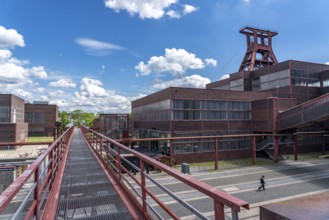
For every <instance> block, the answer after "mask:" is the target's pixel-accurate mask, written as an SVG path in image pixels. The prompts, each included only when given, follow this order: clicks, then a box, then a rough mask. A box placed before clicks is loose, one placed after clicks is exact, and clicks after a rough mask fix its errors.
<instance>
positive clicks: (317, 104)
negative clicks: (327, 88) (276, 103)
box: [279, 93, 329, 131]
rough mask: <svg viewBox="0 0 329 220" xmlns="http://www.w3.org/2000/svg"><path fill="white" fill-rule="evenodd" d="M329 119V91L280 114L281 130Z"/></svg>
mask: <svg viewBox="0 0 329 220" xmlns="http://www.w3.org/2000/svg"><path fill="white" fill-rule="evenodd" d="M328 119H329V93H327V94H325V95H322V96H320V97H318V98H315V99H313V100H310V101H308V102H305V103H303V104H301V105H298V106H296V107H293V108H291V109H289V110H286V111H284V112H281V113H280V114H279V127H280V130H281V131H284V130H287V129H295V128H300V127H305V126H308V125H310V124H314V123H319V122H322V121H325V120H328Z"/></svg>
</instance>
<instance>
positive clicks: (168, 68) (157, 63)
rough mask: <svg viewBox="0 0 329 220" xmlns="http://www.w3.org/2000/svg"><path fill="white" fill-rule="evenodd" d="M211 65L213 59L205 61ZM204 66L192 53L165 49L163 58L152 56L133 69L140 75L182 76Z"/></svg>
mask: <svg viewBox="0 0 329 220" xmlns="http://www.w3.org/2000/svg"><path fill="white" fill-rule="evenodd" d="M206 60H208V62H210V63H211V65H213V63H214V61H215V60H214V59H206ZM204 67H205V64H204V63H203V62H202V60H201V59H200V58H198V57H196V56H195V54H193V53H189V52H187V51H186V50H184V49H176V48H172V49H165V55H164V56H159V57H156V56H153V57H151V58H150V60H149V61H147V63H146V64H145V63H144V62H143V61H141V62H139V64H138V66H135V69H136V70H138V71H139V72H140V73H141V75H149V74H150V73H153V72H154V73H163V72H169V73H172V74H173V75H176V76H182V75H184V74H185V72H186V70H188V69H202V68H204Z"/></svg>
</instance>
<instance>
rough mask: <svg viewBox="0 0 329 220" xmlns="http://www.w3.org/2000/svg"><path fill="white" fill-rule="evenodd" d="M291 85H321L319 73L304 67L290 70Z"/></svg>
mask: <svg viewBox="0 0 329 220" xmlns="http://www.w3.org/2000/svg"><path fill="white" fill-rule="evenodd" d="M291 78H292V85H294V86H305V87H317V88H320V87H321V82H320V74H319V73H314V72H310V71H308V70H305V69H292V70H291Z"/></svg>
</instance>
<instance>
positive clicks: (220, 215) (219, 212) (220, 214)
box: [214, 200, 225, 220]
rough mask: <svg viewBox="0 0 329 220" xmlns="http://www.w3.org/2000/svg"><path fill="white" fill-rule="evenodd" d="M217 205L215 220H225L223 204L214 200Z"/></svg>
mask: <svg viewBox="0 0 329 220" xmlns="http://www.w3.org/2000/svg"><path fill="white" fill-rule="evenodd" d="M214 203H215V207H214V208H215V219H216V220H225V213H224V205H223V203H221V202H219V201H216V200H214Z"/></svg>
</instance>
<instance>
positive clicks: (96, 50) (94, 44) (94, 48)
mask: <svg viewBox="0 0 329 220" xmlns="http://www.w3.org/2000/svg"><path fill="white" fill-rule="evenodd" d="M75 42H76V43H77V44H79V45H81V46H82V47H83V48H84V49H85V50H86V52H87V53H88V54H90V55H94V56H104V55H107V54H109V53H110V52H111V51H113V50H124V48H123V47H121V46H119V45H115V44H111V43H108V42H102V41H98V40H93V39H90V38H78V39H76V41H75Z"/></svg>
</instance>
